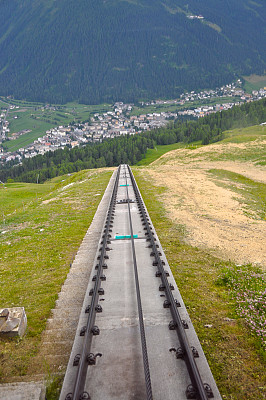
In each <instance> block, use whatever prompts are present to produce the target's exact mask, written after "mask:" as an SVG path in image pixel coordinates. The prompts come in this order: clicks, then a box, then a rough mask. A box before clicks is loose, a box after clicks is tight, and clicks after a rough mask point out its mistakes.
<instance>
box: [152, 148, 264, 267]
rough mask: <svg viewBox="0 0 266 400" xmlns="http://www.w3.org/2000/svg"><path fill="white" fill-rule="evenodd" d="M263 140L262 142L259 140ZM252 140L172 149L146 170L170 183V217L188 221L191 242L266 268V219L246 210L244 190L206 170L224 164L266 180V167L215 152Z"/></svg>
mask: <svg viewBox="0 0 266 400" xmlns="http://www.w3.org/2000/svg"><path fill="white" fill-rule="evenodd" d="M263 144H264V143H262V142H260V146H261V145H263ZM245 146H246V148H245ZM253 146H254V142H250V143H245V144H243V143H241V144H232V143H228V144H214V145H210V146H206V147H201V148H198V149H196V150H193V151H191V150H188V149H180V150H174V151H171V152H169V153H167V154H165V155H164V156H162V157H161V158H160V159H159V160H157V161H155V162H154V163H153V164H151V166H150V167H149V168H147V169H145V173H147V172H148V173H149V175H150V178H151V179H152V181H153V182H156V185H161V186H164V187H166V188H167V191H166V192H165V193H164V194H163V195H162V201H163V202H164V205H165V207H166V210H167V211H168V213H169V216H170V218H171V219H173V220H174V221H175V222H176V223H178V224H181V225H183V226H184V227H185V231H186V237H185V240H186V241H187V242H188V243H190V244H192V245H194V246H197V247H200V248H204V249H208V251H210V252H211V253H212V254H215V255H216V256H218V257H221V258H223V259H225V260H229V259H230V260H232V261H234V262H236V263H237V264H246V263H253V264H259V265H260V266H262V267H263V268H264V269H266V221H265V220H258V219H257V220H256V219H253V218H252V216H250V217H249V216H247V215H245V214H244V212H243V204H241V195H240V194H239V195H238V194H237V193H235V192H234V191H232V190H230V187H229V188H226V187H221V186H219V185H218V184H217V180H216V179H215V178H214V176H213V175H212V174H210V173H209V172H208V170H210V169H223V170H227V171H231V172H235V173H238V174H241V175H244V176H245V177H248V178H249V179H252V180H254V181H257V182H263V183H266V168H265V167H262V166H256V165H254V164H253V163H252V162H250V161H249V162H245V161H243V162H239V161H230V160H225V161H221V160H219V157H216V156H217V154H219V153H220V154H223V155H224V154H225V153H226V152H228V151H229V153H231V152H232V151H233V152H236V151H238V150H241V151H242V150H243V149H244V151H245V150H248V151H250V149H252V147H253ZM213 155H215V157H213ZM215 158H216V160H215Z"/></svg>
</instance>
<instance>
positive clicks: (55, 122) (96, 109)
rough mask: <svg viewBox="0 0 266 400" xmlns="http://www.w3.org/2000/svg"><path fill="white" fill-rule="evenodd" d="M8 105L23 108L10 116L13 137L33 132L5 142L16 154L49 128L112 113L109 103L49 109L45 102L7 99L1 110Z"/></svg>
mask: <svg viewBox="0 0 266 400" xmlns="http://www.w3.org/2000/svg"><path fill="white" fill-rule="evenodd" d="M7 103H9V104H13V105H16V106H19V109H13V110H10V111H9V114H8V118H7V119H8V121H9V123H10V125H9V129H10V135H11V134H12V133H15V132H19V131H22V130H24V129H29V130H31V132H29V133H26V134H24V135H22V136H20V137H19V138H18V139H16V140H12V141H7V142H5V143H4V147H5V149H7V150H8V151H16V150H18V149H19V148H21V147H26V146H27V145H29V144H31V143H33V141H34V140H36V139H37V138H38V137H42V136H44V135H45V132H46V131H47V130H48V129H51V128H54V127H57V126H60V125H63V126H66V125H68V124H69V123H70V122H73V121H74V122H81V121H86V120H88V119H89V118H90V117H91V116H93V114H95V113H104V112H106V111H110V110H111V106H110V105H109V104H100V105H85V104H78V103H67V104H65V105H53V106H51V108H47V107H45V104H41V103H30V102H26V101H21V100H14V99H12V100H10V99H5V98H3V101H1V100H0V107H7ZM53 108H55V109H53ZM15 116H16V117H17V118H16V119H14V117H15Z"/></svg>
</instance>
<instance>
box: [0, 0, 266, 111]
mask: <svg viewBox="0 0 266 400" xmlns="http://www.w3.org/2000/svg"><path fill="white" fill-rule="evenodd" d="M187 3H188V1H187V0H164V1H162V2H161V1H158V0H124V1H123V0H121V1H119V0H98V1H94V0H79V1H74V0H46V1H44V0H13V1H11V2H8V1H6V0H0V54H1V57H0V93H1V94H4V95H9V94H11V95H14V96H16V97H19V98H28V99H31V100H46V101H50V102H61V103H62V102H66V101H69V100H73V99H76V100H79V101H83V102H90V103H98V102H101V101H103V100H104V101H113V100H120V99H121V100H136V99H139V98H145V97H159V96H166V97H169V96H170V97H171V96H175V95H177V94H178V93H179V92H180V91H182V90H184V89H197V88H206V87H211V86H216V85H221V84H223V83H225V82H229V81H230V80H231V79H233V78H234V77H235V75H237V76H240V75H242V74H249V73H251V72H256V73H259V74H260V73H263V72H264V70H265V68H266V59H265V54H266V51H265V50H266V45H265V40H264V38H265V28H264V26H265V23H264V22H265V3H264V1H263V0H256V2H255V1H251V0H243V1H241V2H239V1H238V0H230V2H229V1H226V2H224V1H221V0H212V2H211V5H210V2H209V1H207V0H203V1H201V2H198V1H197V0H191V1H190V2H189V4H187ZM191 14H192V15H199V14H202V15H203V16H204V19H203V20H198V19H189V18H188V16H189V15H191Z"/></svg>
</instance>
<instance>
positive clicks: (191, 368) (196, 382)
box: [128, 166, 213, 400]
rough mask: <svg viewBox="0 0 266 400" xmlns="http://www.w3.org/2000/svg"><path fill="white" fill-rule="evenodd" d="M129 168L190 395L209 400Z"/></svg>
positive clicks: (200, 399) (201, 399)
mask: <svg viewBox="0 0 266 400" xmlns="http://www.w3.org/2000/svg"><path fill="white" fill-rule="evenodd" d="M128 170H129V174H130V177H131V182H132V185H133V188H134V192H135V196H136V199H137V201H138V204H139V206H140V212H141V215H142V218H143V220H144V223H145V227H146V229H147V236H148V237H149V239H148V240H150V242H151V245H152V246H151V247H152V251H153V254H154V257H155V260H156V262H157V265H158V270H159V272H160V276H161V280H162V283H163V285H164V290H165V294H166V298H167V300H168V302H169V307H170V310H171V314H172V318H173V321H174V327H175V330H176V332H177V335H178V338H179V342H180V345H181V348H182V351H183V358H184V360H185V363H186V366H187V370H188V373H189V376H190V379H191V382H192V385H193V388H192V389H193V390H194V391H195V397H190V398H196V399H199V400H207V399H208V398H210V397H213V396H212V394H210V395H209V396H208V394H207V393H206V386H207V387H208V385H206V384H204V383H203V382H202V379H201V376H200V373H199V370H198V367H197V365H196V362H195V359H194V355H193V353H192V349H191V346H190V344H189V341H188V338H187V335H186V332H185V329H184V326H183V322H182V319H181V316H180V314H179V312H178V309H177V305H176V303H175V299H174V296H173V294H172V291H171V288H170V285H169V282H168V279H167V275H166V272H165V270H164V267H163V263H162V260H161V258H160V255H159V252H158V249H157V246H156V243H155V238H154V235H153V232H152V230H151V227H150V224H149V221H148V218H147V213H146V210H145V208H144V206H143V201H142V198H141V196H140V193H139V189H138V187H137V184H136V181H135V178H134V176H133V173H132V171H131V169H130V167H129V166H128Z"/></svg>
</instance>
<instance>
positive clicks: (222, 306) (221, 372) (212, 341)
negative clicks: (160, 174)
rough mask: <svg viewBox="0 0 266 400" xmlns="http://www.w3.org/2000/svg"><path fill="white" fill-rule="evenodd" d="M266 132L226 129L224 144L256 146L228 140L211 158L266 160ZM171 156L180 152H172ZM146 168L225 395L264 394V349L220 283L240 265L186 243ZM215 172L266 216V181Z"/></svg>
mask: <svg viewBox="0 0 266 400" xmlns="http://www.w3.org/2000/svg"><path fill="white" fill-rule="evenodd" d="M265 134H266V128H265V127H262V126H254V127H248V128H243V129H235V130H232V131H228V132H225V139H224V140H223V141H222V142H221V145H226V144H228V143H233V144H234V143H236V144H245V143H247V142H253V144H254V146H253V147H251V148H249V147H246V148H244V147H243V148H240V149H236V148H235V147H233V148H232V147H230V146H229V147H228V148H227V149H226V151H225V152H222V153H213V154H212V153H208V157H210V159H212V160H235V161H243V162H245V161H248V162H254V163H257V164H259V165H264V164H265V149H264V147H263V145H262V141H263V140H264V139H265ZM255 141H256V142H255ZM255 143H256V145H255ZM174 148H175V145H170V146H158V149H157V150H156V149H153V150H150V151H149V153H148V154H147V158H146V159H144V160H143V164H142V165H144V166H146V165H148V164H149V163H151V162H152V161H154V160H155V159H156V158H158V156H159V155H162V154H164V153H166V151H167V150H174ZM164 150H165V151H164ZM171 157H172V158H174V157H176V156H175V155H174V154H173V155H172V156H171ZM191 158H192V159H193V152H191ZM146 171H147V167H146V168H145V167H144V168H143V167H142V168H134V173H135V176H136V177H137V181H138V184H139V187H140V189H141V191H142V196H143V198H144V201H145V203H146V205H147V207H148V210H149V213H150V215H151V218H152V221H153V223H154V225H155V228H156V231H157V234H158V235H159V237H160V241H161V243H162V246H163V247H164V250H165V252H166V256H167V259H168V261H169V264H170V265H171V267H172V271H173V274H174V277H175V279H176V282H177V284H178V286H179V289H180V291H181V294H182V296H183V299H184V301H185V304H186V306H187V307H188V309H189V311H190V314H191V317H192V320H193V324H194V326H195V328H196V331H197V333H198V335H199V338H200V341H201V344H202V346H203V349H204V351H205V354H206V356H207V358H208V361H209V363H210V366H211V369H212V372H213V374H214V377H215V379H216V381H217V384H218V386H219V389H220V391H221V394H222V395H223V398H224V399H237V400H240V399H241V400H242V399H263V398H264V393H263V391H264V389H265V385H266V381H265V375H264V373H263V371H264V361H263V357H264V356H265V353H263V351H262V349H261V346H260V344H259V341H258V340H257V339H255V338H254V337H253V336H251V334H250V331H249V329H248V328H247V326H246V325H245V324H244V321H243V319H240V318H238V316H237V314H236V312H235V303H234V301H232V299H231V297H230V295H229V291H228V289H227V288H226V287H224V286H220V285H217V284H216V282H218V281H219V279H220V276H221V274H222V273H223V271H224V267H225V266H228V267H230V268H235V266H234V264H233V263H228V262H226V263H225V262H223V261H222V260H219V259H217V258H215V257H213V256H211V255H210V254H208V252H206V251H201V250H199V249H197V248H195V247H192V246H189V245H187V244H185V243H184V241H183V237H184V227H183V226H179V225H177V224H174V223H173V221H171V220H169V218H168V217H167V212H166V210H165V208H164V198H165V196H166V195H167V193H166V189H165V188H163V187H158V186H156V185H155V184H152V183H151V181H150V180H149V177H148V174H147V172H146ZM210 173H211V174H212V175H213V176H215V177H216V179H217V184H219V185H226V187H230V189H231V190H233V191H235V192H237V193H241V196H242V199H243V202H244V208H245V212H246V213H247V214H248V215H249V216H251V217H252V218H255V219H265V207H266V197H265V196H266V188H265V184H263V183H260V182H255V181H253V180H251V179H248V178H246V177H244V176H242V175H240V174H235V173H232V172H229V171H225V170H217V169H215V170H214V169H213V170H210ZM239 184H241V187H239ZM250 268H251V270H252V267H250ZM254 272H256V268H254ZM205 325H206V326H211V328H206V327H205Z"/></svg>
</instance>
